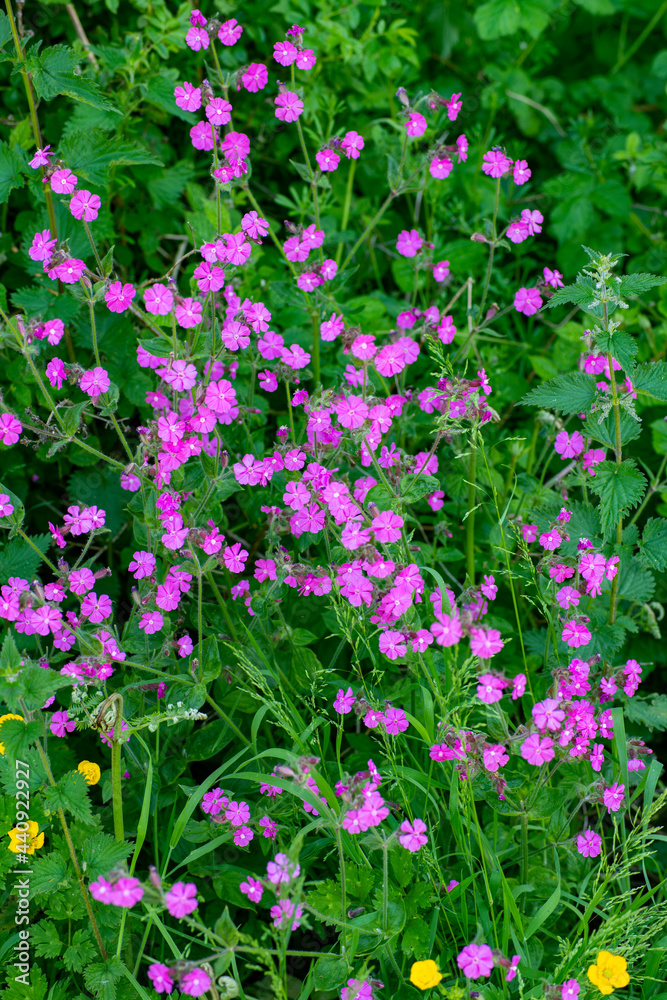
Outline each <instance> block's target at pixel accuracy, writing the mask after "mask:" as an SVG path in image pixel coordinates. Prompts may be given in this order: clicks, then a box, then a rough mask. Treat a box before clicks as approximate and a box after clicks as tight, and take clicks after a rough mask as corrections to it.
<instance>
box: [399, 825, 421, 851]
mask: <svg viewBox="0 0 667 1000" xmlns="http://www.w3.org/2000/svg"><path fill="white" fill-rule="evenodd" d="M399 830H400V833H399V835H398V842H399V844H400V845H401V847H404V848H405V849H406V851H412V852H413V853H414V852H415V851H419V850H421V848H422V847H423V846H424V844H426V843H428V837H427V835H426V823H424V821H423V820H421V819H416V818H415V820H414V821H413V822H412V823H410V821H409V820H407V819H406V820H404V821H403V822H402V823H401V825H400V827H399Z"/></svg>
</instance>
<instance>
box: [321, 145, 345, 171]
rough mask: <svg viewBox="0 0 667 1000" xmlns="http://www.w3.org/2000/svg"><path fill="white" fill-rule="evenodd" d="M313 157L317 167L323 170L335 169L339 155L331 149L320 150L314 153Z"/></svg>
mask: <svg viewBox="0 0 667 1000" xmlns="http://www.w3.org/2000/svg"><path fill="white" fill-rule="evenodd" d="M315 159H316V160H317V165H318V167H319V168H320V170H321V171H323V172H325V171H327V170H335V169H336V167H337V166H338V164H339V163H340V156H339V155H338V153H335V152H334V151H333V149H322V150H320V151H319V153H315Z"/></svg>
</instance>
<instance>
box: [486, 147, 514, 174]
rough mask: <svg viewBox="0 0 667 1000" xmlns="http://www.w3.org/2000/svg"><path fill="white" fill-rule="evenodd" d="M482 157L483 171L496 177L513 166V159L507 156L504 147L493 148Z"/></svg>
mask: <svg viewBox="0 0 667 1000" xmlns="http://www.w3.org/2000/svg"><path fill="white" fill-rule="evenodd" d="M482 159H483V161H484V162H483V163H482V170H483V172H484V173H485V174H488V175H489V176H490V177H494V178H498V177H502V176H503V174H506V173H507V171H508V170H510V168H511V166H512V161H511V160H510V159H509V158H508V157H507V156H505V154H504V153H503V151H502V149H492V150H491V151H490V152H488V153H485V154H484V156H483V157H482Z"/></svg>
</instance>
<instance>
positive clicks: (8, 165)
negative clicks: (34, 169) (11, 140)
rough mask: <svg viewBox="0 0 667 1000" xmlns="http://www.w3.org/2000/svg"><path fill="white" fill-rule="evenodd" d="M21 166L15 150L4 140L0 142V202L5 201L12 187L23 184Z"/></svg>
mask: <svg viewBox="0 0 667 1000" xmlns="http://www.w3.org/2000/svg"><path fill="white" fill-rule="evenodd" d="M21 167H22V161H21V157H20V156H19V155H18V153H17V152H16V150H15V149H12V148H11V147H10V146H8V145H7V143H6V142H0V204H2V203H3V202H5V201H7V199H8V198H9V192H10V191H11V190H12V189H13V188H20V187H23V185H24V184H25V177H24V176H23V173H22V172H21Z"/></svg>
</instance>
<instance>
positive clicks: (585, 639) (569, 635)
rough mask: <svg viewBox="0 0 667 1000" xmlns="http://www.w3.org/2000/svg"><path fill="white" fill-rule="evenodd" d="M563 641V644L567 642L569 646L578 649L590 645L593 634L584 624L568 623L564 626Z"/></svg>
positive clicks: (573, 621)
mask: <svg viewBox="0 0 667 1000" xmlns="http://www.w3.org/2000/svg"><path fill="white" fill-rule="evenodd" d="M561 639H562V640H563V642H566V643H567V644H568V646H571V647H572V648H574V649H576V648H577V647H578V646H587V645H588V643H589V642H590V641H591V633H590V632H589V631H588V629H587V628H586V626H585V625H584V624H583V622H578V621H575V620H572V621H566V622H565V624H564V626H563V634H562V635H561Z"/></svg>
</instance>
